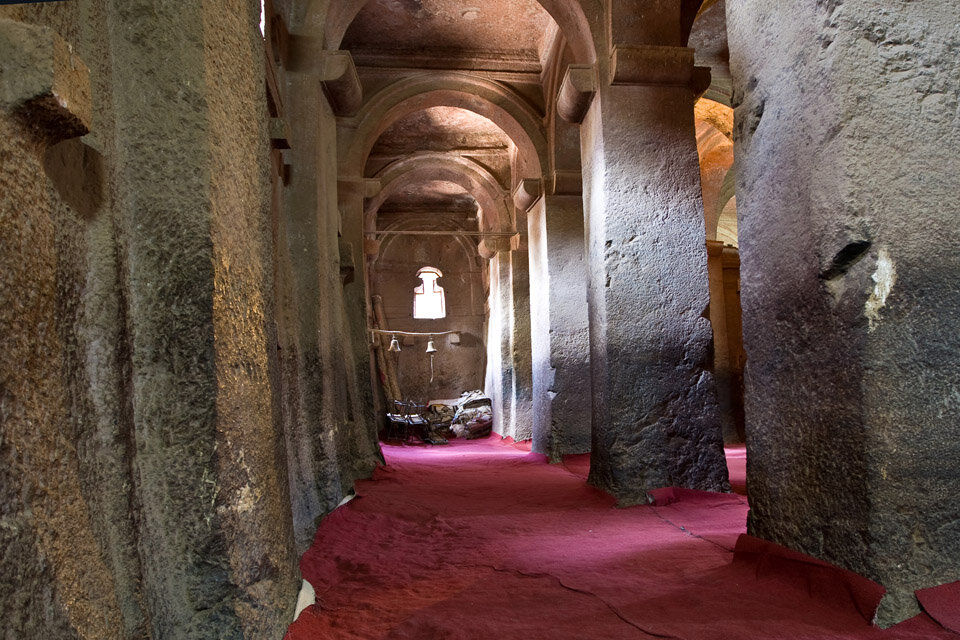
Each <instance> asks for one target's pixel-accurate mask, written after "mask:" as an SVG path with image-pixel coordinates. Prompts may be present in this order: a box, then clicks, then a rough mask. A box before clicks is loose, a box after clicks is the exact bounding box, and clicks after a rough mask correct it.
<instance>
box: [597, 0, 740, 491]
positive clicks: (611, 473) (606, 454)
mask: <svg viewBox="0 0 960 640" xmlns="http://www.w3.org/2000/svg"><path fill="white" fill-rule="evenodd" d="M680 4H681V3H680V2H679V0H677V1H676V2H669V1H668V2H659V3H650V2H641V1H637V2H618V3H612V4H611V5H610V6H608V9H607V11H608V12H611V13H610V15H608V16H607V17H608V18H609V20H610V24H611V28H612V34H613V35H612V38H613V39H612V42H613V48H612V50H611V51H610V56H609V58H608V59H606V58H605V57H604V56H601V58H602V60H601V62H600V63H598V68H597V72H598V79H597V89H598V93H597V96H596V98H595V99H594V100H593V102H592V104H591V105H590V108H589V110H588V111H587V113H586V116H585V119H584V121H583V124H582V126H581V146H582V149H583V177H584V202H585V206H586V219H587V223H586V227H587V252H588V256H589V276H588V277H589V283H590V284H589V287H590V288H589V313H590V347H591V354H590V357H591V370H592V386H593V419H594V423H593V448H592V456H591V472H590V481H591V482H592V483H593V484H595V485H597V486H599V487H601V488H604V489H606V490H608V491H610V492H611V493H613V494H614V495H616V496H617V497H618V498H620V499H621V501H622V502H624V503H627V504H629V503H637V502H643V501H645V499H646V495H645V492H646V491H647V490H649V489H653V488H656V487H664V486H683V487H690V488H697V489H709V490H720V489H723V488H725V487H726V486H727V482H726V465H725V462H724V457H723V447H722V438H721V433H720V422H719V416H718V411H717V401H716V391H715V388H714V382H713V377H712V376H711V374H710V372H709V371H708V370H707V367H708V366H709V363H708V359H709V345H710V323H709V320H707V318H706V317H704V314H705V312H706V309H707V303H708V299H709V294H708V288H707V287H708V283H707V256H706V248H705V246H704V237H705V235H704V222H703V209H702V205H701V196H700V183H699V178H700V168H699V162H698V156H697V149H696V141H695V135H694V131H695V125H694V118H693V103H694V99H695V98H696V97H697V94H698V89H697V88H696V87H698V86H699V87H700V88H702V85H703V84H704V82H703V80H704V78H703V74H702V73H701V72H700V71H699V70H697V69H695V68H694V66H693V51H692V50H691V49H687V48H684V47H681V46H678V45H679V44H680V42H681V35H680V31H681V29H680Z"/></svg>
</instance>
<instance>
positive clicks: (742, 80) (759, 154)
mask: <svg viewBox="0 0 960 640" xmlns="http://www.w3.org/2000/svg"><path fill="white" fill-rule="evenodd" d="M727 15H728V29H729V37H730V51H731V66H732V69H733V73H734V76H735V101H734V102H735V105H736V131H735V136H736V143H737V149H736V153H737V164H738V189H737V201H738V211H739V216H740V222H739V231H740V251H741V259H742V283H743V289H742V293H743V310H744V325H743V326H744V341H745V345H746V350H747V354H748V362H747V373H746V395H747V408H746V412H747V420H748V423H747V446H748V449H749V458H748V460H749V462H748V473H749V484H750V504H751V509H752V510H751V513H750V521H749V529H750V532H751V533H753V534H754V535H758V536H761V537H764V538H768V539H771V540H774V541H776V542H779V543H781V544H785V545H787V546H790V547H793V548H795V549H799V550H801V551H804V552H806V553H810V554H813V555H816V556H819V557H821V558H824V559H826V560H829V561H831V562H834V563H837V564H840V565H842V566H845V567H848V568H850V569H852V570H854V571H857V572H859V573H861V574H864V575H867V576H869V577H871V578H874V579H876V580H878V581H879V582H881V583H882V584H884V585H885V586H886V587H887V589H888V591H889V595H888V596H887V599H886V600H885V602H884V604H883V605H882V607H881V610H880V612H879V613H878V621H879V622H880V623H882V624H888V623H890V622H893V621H896V620H899V619H902V618H903V617H906V616H909V615H912V614H913V613H915V612H916V611H917V607H916V603H915V601H914V598H913V595H912V592H913V590H914V589H916V588H920V587H928V586H933V585H936V584H939V583H943V582H949V581H953V580H956V579H958V578H960V544H958V542H960V528H958V527H960V525H958V523H960V502H958V500H957V498H956V496H957V492H958V488H960V487H958V477H960V475H958V473H957V468H958V467H957V460H960V403H958V401H957V400H958V396H957V371H958V366H960V332H958V331H957V328H958V326H960V287H958V286H957V282H958V280H960V250H958V249H960V231H958V229H960V227H958V226H957V221H956V214H955V211H954V208H953V207H951V205H950V203H951V202H953V201H954V200H955V198H956V192H957V190H958V187H960V179H958V177H957V172H956V171H955V170H953V169H952V168H953V167H955V166H956V160H955V149H956V147H957V144H958V143H960V111H958V104H957V89H958V78H960V56H958V53H960V29H958V27H957V20H956V17H957V16H956V8H955V6H954V5H951V4H950V3H896V4H893V5H891V4H890V3H885V2H874V1H870V0H854V1H842V0H833V1H831V2H818V3H810V4H809V5H807V6H805V7H803V8H798V7H794V9H793V10H791V11H789V12H788V11H771V10H770V7H769V5H768V4H767V3H764V2H761V1H759V0H749V1H747V2H737V3H728V5H727Z"/></svg>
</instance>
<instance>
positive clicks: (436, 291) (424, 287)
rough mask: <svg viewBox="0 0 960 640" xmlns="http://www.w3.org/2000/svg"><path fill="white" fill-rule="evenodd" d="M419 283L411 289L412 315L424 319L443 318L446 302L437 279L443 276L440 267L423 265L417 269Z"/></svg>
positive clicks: (445, 313)
mask: <svg viewBox="0 0 960 640" xmlns="http://www.w3.org/2000/svg"><path fill="white" fill-rule="evenodd" d="M417 277H418V278H420V280H421V284H420V286H419V287H417V288H415V289H414V290H413V317H414V318H421V319H424V320H429V319H436V318H445V317H446V316H447V309H446V303H445V302H444V299H443V287H441V286H440V285H439V284H437V280H438V279H439V278H442V277H443V274H442V273H441V272H440V269H437V268H436V267H424V268H422V269H420V271H417Z"/></svg>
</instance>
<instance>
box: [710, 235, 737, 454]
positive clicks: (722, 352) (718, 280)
mask: <svg viewBox="0 0 960 640" xmlns="http://www.w3.org/2000/svg"><path fill="white" fill-rule="evenodd" d="M707 271H708V273H709V279H710V327H711V328H712V329H713V376H714V379H715V381H716V385H717V403H718V406H719V408H720V424H721V430H722V432H723V441H724V443H726V444H732V443H735V442H742V440H739V439H738V437H737V426H736V423H735V422H734V419H733V398H732V387H731V375H730V345H729V341H728V336H727V305H726V288H725V287H724V278H723V275H724V274H723V243H722V242H718V241H716V240H707Z"/></svg>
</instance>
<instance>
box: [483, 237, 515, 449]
mask: <svg viewBox="0 0 960 640" xmlns="http://www.w3.org/2000/svg"><path fill="white" fill-rule="evenodd" d="M481 248H483V247H481ZM488 255H489V254H488ZM509 258H510V252H509V251H498V252H496V253H494V254H493V255H489V269H490V294H489V298H488V300H489V302H488V305H487V313H488V325H487V374H486V377H485V392H486V394H487V395H488V396H490V400H491V404H492V409H493V430H494V431H495V432H496V433H499V434H500V435H502V436H507V435H511V434H510V429H511V422H510V416H511V415H512V412H513V361H512V358H511V356H510V324H511V319H510V310H511V309H512V308H513V302H512V298H513V288H512V286H511V277H510V266H511V265H510V259H509Z"/></svg>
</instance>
